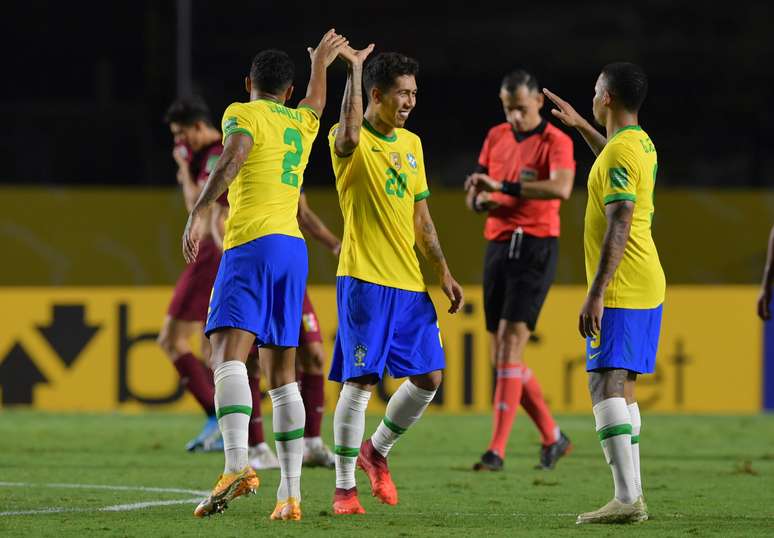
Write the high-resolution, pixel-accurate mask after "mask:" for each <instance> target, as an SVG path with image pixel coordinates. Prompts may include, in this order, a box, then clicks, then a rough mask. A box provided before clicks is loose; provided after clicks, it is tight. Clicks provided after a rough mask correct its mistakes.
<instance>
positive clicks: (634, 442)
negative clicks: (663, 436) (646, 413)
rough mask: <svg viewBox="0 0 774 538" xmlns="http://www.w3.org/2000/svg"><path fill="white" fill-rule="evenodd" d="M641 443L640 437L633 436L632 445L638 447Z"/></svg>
mask: <svg viewBox="0 0 774 538" xmlns="http://www.w3.org/2000/svg"><path fill="white" fill-rule="evenodd" d="M639 442H640V436H639V435H632V444H633V445H636V444H637V443H639Z"/></svg>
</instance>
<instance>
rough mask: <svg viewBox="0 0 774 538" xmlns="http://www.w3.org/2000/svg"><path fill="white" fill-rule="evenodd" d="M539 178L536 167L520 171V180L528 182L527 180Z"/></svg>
mask: <svg viewBox="0 0 774 538" xmlns="http://www.w3.org/2000/svg"><path fill="white" fill-rule="evenodd" d="M537 178H538V171H537V170H535V169H534V168H522V169H521V172H519V181H523V182H525V183H526V182H527V181H537Z"/></svg>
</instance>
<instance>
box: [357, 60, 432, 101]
mask: <svg viewBox="0 0 774 538" xmlns="http://www.w3.org/2000/svg"><path fill="white" fill-rule="evenodd" d="M417 73H419V63H418V62H417V61H416V60H415V59H414V58H409V57H408V56H406V55H405V54H400V53H398V52H381V53H379V54H377V55H376V56H374V58H373V59H371V60H370V61H369V62H368V63H367V64H366V66H365V69H364V70H363V83H364V84H365V88H366V92H369V93H370V92H371V88H373V87H374V86H376V87H377V88H379V89H380V90H382V91H387V90H389V89H390V88H391V87H392V86H393V85H394V84H395V79H396V78H398V77H400V76H403V75H412V76H414V77H416V76H417Z"/></svg>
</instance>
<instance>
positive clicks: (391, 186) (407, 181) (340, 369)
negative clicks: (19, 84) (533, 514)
mask: <svg viewBox="0 0 774 538" xmlns="http://www.w3.org/2000/svg"><path fill="white" fill-rule="evenodd" d="M372 49H373V46H372V45H371V46H369V47H368V48H366V49H364V50H361V51H354V50H352V49H350V48H345V50H344V51H342V57H343V58H344V59H345V60H346V61H347V62H348V66H349V71H348V77H347V85H346V88H345V90H344V99H343V103H342V106H341V116H340V120H339V123H338V124H337V125H334V126H333V128H332V129H331V131H330V135H329V137H328V144H329V145H330V150H331V159H332V162H333V171H334V173H335V175H336V189H337V190H338V193H339V204H340V205H341V211H342V213H343V216H344V238H343V241H342V247H341V253H340V254H339V268H338V271H337V273H336V274H337V284H336V300H337V305H338V318H339V327H338V333H337V335H336V346H335V350H334V355H333V363H332V365H331V372H330V375H329V379H332V380H334V381H338V382H340V383H343V384H344V385H343V387H342V390H341V394H340V395H339V401H338V404H337V405H336V413H335V415H334V418H333V432H334V442H335V447H334V453H335V454H336V489H335V493H334V500H333V511H334V513H335V514H361V513H364V512H365V510H364V509H363V507H362V505H361V504H360V501H359V499H358V497H357V488H356V482H355V465H357V466H358V467H360V468H361V469H363V470H364V471H365V472H366V473H367V474H368V477H369V479H370V481H371V491H372V493H373V495H374V496H375V497H377V498H378V499H379V500H380V501H381V502H384V503H386V504H391V505H394V504H397V502H398V493H397V491H396V489H395V485H394V483H393V481H392V478H391V476H390V472H389V469H388V467H387V454H388V453H389V451H390V449H391V448H392V446H393V445H394V444H395V442H396V441H397V439H398V438H399V437H400V435H401V434H403V433H404V432H405V431H406V429H407V428H409V427H410V426H411V425H412V424H414V423H415V422H416V421H417V420H419V418H420V417H421V415H422V413H423V412H424V410H425V409H426V408H427V406H428V404H429V403H430V402H431V401H432V399H433V397H434V396H435V392H436V390H437V388H438V386H439V385H440V383H441V378H442V371H443V368H444V366H445V359H444V353H443V348H442V342H441V335H440V332H439V328H438V318H437V316H436V312H435V308H434V307H433V303H432V302H431V300H430V296H429V295H428V293H427V288H426V287H425V283H424V281H423V278H422V273H421V272H420V270H419V261H418V260H417V256H416V253H415V251H414V245H415V243H416V245H417V246H418V247H419V249H420V250H421V251H422V254H423V255H424V256H425V258H427V260H428V261H429V262H430V263H431V264H432V265H433V267H434V269H435V271H436V274H437V276H438V279H439V282H440V285H441V289H442V290H443V292H444V293H445V294H446V295H447V297H448V298H449V300H450V302H451V306H450V308H449V312H451V313H454V312H457V310H458V309H459V308H460V307H461V306H462V303H463V295H462V288H461V287H460V285H459V284H458V283H457V282H456V281H455V280H454V278H453V277H452V275H451V273H450V272H449V268H448V266H447V264H446V260H445V259H444V256H443V251H442V250H441V246H440V244H439V242H438V236H437V234H436V231H435V226H434V225H433V221H432V219H431V218H430V212H429V210H428V207H427V197H428V196H429V195H430V191H429V190H428V187H427V178H426V177H425V163H424V158H423V155H422V143H421V142H420V140H419V137H418V136H417V135H415V134H414V133H412V132H410V131H407V130H406V129H404V128H403V126H404V125H405V123H406V120H407V119H408V117H409V114H410V113H411V111H412V110H413V109H414V106H415V105H416V94H417V82H416V75H417V71H418V67H419V66H418V64H417V62H416V61H415V60H413V59H411V58H408V57H407V56H404V55H403V54H397V53H381V54H379V55H378V56H376V57H374V58H373V59H371V60H370V61H369V62H368V64H367V65H366V66H365V68H363V61H364V60H365V58H366V57H367V56H368V55H369V54H370V52H371V51H372ZM363 69H364V72H363ZM361 77H362V78H363V79H364V83H365V90H366V92H367V93H368V107H367V108H366V111H365V114H363V104H362V95H361ZM385 367H386V368H387V371H388V372H389V373H390V375H392V376H393V377H397V378H402V377H407V378H408V379H407V380H406V381H404V382H403V384H402V385H401V386H400V388H399V389H398V390H397V391H396V392H395V394H393V396H392V397H391V398H390V401H389V403H388V404H387V412H386V416H385V417H384V420H383V421H382V422H381V423H380V424H379V427H378V428H377V430H376V431H375V432H374V434H373V435H372V436H371V438H370V439H368V440H367V441H365V442H364V443H362V445H361V441H362V439H363V433H364V430H365V410H366V407H367V405H368V400H369V398H370V396H371V391H372V390H373V387H374V386H375V385H376V384H377V383H378V381H379V380H380V379H381V377H382V375H383V373H384V369H385Z"/></svg>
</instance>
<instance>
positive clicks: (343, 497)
mask: <svg viewBox="0 0 774 538" xmlns="http://www.w3.org/2000/svg"><path fill="white" fill-rule="evenodd" d="M333 513H334V514H336V515H339V516H342V515H349V514H365V513H366V511H365V508H363V505H361V504H360V499H358V498H357V488H350V489H341V488H336V491H335V492H334V494H333Z"/></svg>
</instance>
